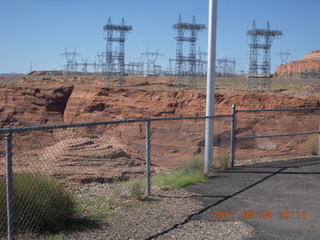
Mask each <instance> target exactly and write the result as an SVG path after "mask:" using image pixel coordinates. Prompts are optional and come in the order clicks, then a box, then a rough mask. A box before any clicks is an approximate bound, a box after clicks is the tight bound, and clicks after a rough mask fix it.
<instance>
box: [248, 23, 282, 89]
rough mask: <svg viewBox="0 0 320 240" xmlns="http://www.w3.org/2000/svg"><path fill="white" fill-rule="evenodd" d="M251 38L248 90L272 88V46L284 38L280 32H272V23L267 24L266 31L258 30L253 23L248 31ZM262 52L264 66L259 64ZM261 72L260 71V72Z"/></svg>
mask: <svg viewBox="0 0 320 240" xmlns="http://www.w3.org/2000/svg"><path fill="white" fill-rule="evenodd" d="M247 35H248V36H249V38H250V43H249V47H250V59H249V76H248V88H249V89H251V90H254V89H258V90H262V89H270V88H271V77H272V75H271V73H270V70H271V57H270V53H271V44H272V42H273V40H274V39H275V38H276V37H279V36H282V35H283V33H282V31H280V30H271V29H270V23H269V21H268V22H267V28H266V29H257V28H256V22H255V21H253V24H252V28H251V30H249V31H247ZM259 50H262V52H263V58H262V64H258V52H259ZM259 70H260V71H259Z"/></svg>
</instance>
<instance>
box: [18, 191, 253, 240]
mask: <svg viewBox="0 0 320 240" xmlns="http://www.w3.org/2000/svg"><path fill="white" fill-rule="evenodd" d="M102 187H103V188H106V186H103V185H100V186H97V187H96V188H91V190H89V191H88V189H84V190H82V191H81V192H82V194H85V195H90V194H92V190H93V189H94V190H95V191H96V192H100V191H101V190H102V189H103V188H102ZM98 190H99V191H98ZM152 192H153V194H152V196H151V197H150V198H149V199H148V200H147V201H136V202H135V203H134V204H132V202H131V204H129V205H128V206H126V207H122V208H116V209H114V213H113V214H111V215H108V216H107V217H106V218H105V219H104V220H100V221H101V222H99V225H98V226H94V227H92V228H85V229H82V231H74V232H67V233H63V234H58V235H56V236H50V237H44V236H33V237H29V236H26V235H24V236H17V238H16V239H18V240H20V239H21V240H22V239H23V240H26V239H38V240H69V239H70V240H88V239H99V240H108V239H112V240H118V239H119V240H120V239H121V240H125V239H127V240H129V239H134V240H138V239H149V240H151V239H161V240H164V239H179V240H180V239H182V240H183V239H188V240H189V239H224V240H228V239H230V240H231V239H232V240H238V239H239V240H240V239H249V238H250V237H251V236H252V235H253V233H254V229H253V228H252V227H251V226H250V225H248V224H246V223H243V222H231V221H205V220H187V219H189V218H188V217H189V216H190V215H193V214H196V213H198V212H199V211H200V210H202V209H203V204H202V202H201V201H200V200H199V196H200V195H198V194H195V193H191V192H188V191H186V190H182V189H179V190H173V189H165V188H153V189H152ZM191 219H192V218H191Z"/></svg>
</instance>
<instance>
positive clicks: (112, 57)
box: [103, 17, 132, 76]
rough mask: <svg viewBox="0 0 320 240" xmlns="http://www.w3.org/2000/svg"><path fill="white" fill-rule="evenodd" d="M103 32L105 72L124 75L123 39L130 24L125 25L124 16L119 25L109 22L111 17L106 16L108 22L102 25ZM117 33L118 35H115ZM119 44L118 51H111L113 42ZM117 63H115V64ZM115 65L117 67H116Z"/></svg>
mask: <svg viewBox="0 0 320 240" xmlns="http://www.w3.org/2000/svg"><path fill="white" fill-rule="evenodd" d="M103 30H104V32H105V40H106V41H107V46H106V69H105V70H106V72H107V73H108V74H119V75H120V76H124V75H125V41H126V34H127V33H128V32H130V31H131V30H132V26H129V25H125V23H124V18H122V22H121V24H120V25H114V24H111V18H110V17H109V18H108V23H107V24H106V25H104V26H103ZM115 33H118V36H115ZM114 42H117V43H118V44H119V51H118V52H117V53H115V52H114V51H113V43H114ZM116 63H117V64H116ZM116 66H117V68H116Z"/></svg>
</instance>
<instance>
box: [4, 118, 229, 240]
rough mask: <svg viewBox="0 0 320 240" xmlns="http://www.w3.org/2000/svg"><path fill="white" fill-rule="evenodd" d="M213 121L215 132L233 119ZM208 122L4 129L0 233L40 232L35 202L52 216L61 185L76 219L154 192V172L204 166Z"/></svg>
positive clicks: (178, 120) (148, 121)
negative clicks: (191, 163) (194, 163)
mask: <svg viewBox="0 0 320 240" xmlns="http://www.w3.org/2000/svg"><path fill="white" fill-rule="evenodd" d="M214 118H215V119H216V121H215V131H217V132H218V129H220V127H219V124H220V122H224V124H227V125H228V124H229V122H230V121H229V119H230V115H218V116H214ZM205 119H206V117H190V118H171V119H160V118H159V119H143V120H129V121H112V122H104V123H84V124H67V125H55V126H39V127H38V126H36V127H27V128H16V129H1V137H2V139H3V140H4V141H2V143H1V146H0V147H1V152H0V157H1V158H0V181H1V182H0V187H1V188H3V189H0V190H1V197H0V207H1V209H10V211H7V210H6V211H1V212H0V238H1V237H2V238H3V239H5V237H7V238H8V239H13V235H15V236H16V237H17V238H18V239H20V238H21V239H26V238H27V237H26V236H27V235H25V234H26V233H29V232H31V233H32V232H41V231H42V229H43V227H44V225H45V224H47V222H46V221H45V216H44V213H43V211H42V210H43V209H41V208H39V207H38V206H39V205H36V204H33V203H35V202H37V203H39V202H42V203H43V204H45V203H47V204H49V205H50V204H51V205H52V206H51V205H50V206H49V208H50V209H52V210H51V214H55V213H54V210H55V209H56V208H55V205H57V206H59V207H60V209H64V208H66V207H68V206H66V205H68V201H66V199H67V200H68V198H67V196H64V197H65V198H60V197H59V196H58V197H57V196H56V193H57V192H59V191H60V190H61V189H60V188H59V186H63V189H66V190H67V193H68V194H70V196H72V199H73V200H74V201H75V205H74V206H73V209H75V210H76V214H77V215H78V216H79V217H85V216H98V215H99V214H103V212H104V213H105V212H108V210H110V209H113V208H117V207H121V206H122V205H123V203H125V202H126V201H128V200H129V199H140V198H142V197H143V196H144V195H148V194H150V193H152V189H153V187H155V186H154V185H153V183H152V184H151V177H153V176H156V175H157V174H161V173H170V172H172V171H174V170H175V169H177V168H179V167H181V166H182V165H184V164H186V163H188V162H189V161H190V160H193V159H196V160H197V161H198V162H199V163H200V164H201V165H202V164H203V163H202V159H203V152H204V126H205ZM218 138H219V137H218ZM219 139H220V138H219ZM219 141H220V140H219ZM217 142H218V141H217ZM224 144H226V142H224ZM218 147H219V146H218V145H216V146H215V148H218ZM226 149H227V148H226ZM8 163H9V165H10V163H11V164H12V169H10V168H8ZM6 174H8V176H6ZM20 179H22V180H20ZM6 180H9V182H8V183H6ZM40 182H41V183H40ZM4 188H9V190H8V189H7V190H8V191H6V190H5V189H4ZM52 189H55V190H54V191H52ZM59 194H60V195H61V194H62V195H64V194H65V193H64V192H62V191H61V192H59ZM21 196H26V197H24V198H23V200H21V199H22V197H21ZM68 196H69V195H68ZM7 197H8V198H7ZM61 199H64V202H61ZM7 204H8V205H7ZM43 208H45V206H43ZM56 210H57V209H56ZM57 211H58V210H57ZM7 220H8V221H7ZM7 222H9V225H7ZM6 234H7V236H6ZM21 234H22V235H21ZM20 236H21V237H20Z"/></svg>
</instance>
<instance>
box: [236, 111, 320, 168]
mask: <svg viewBox="0 0 320 240" xmlns="http://www.w3.org/2000/svg"><path fill="white" fill-rule="evenodd" d="M236 115H237V116H236V121H237V129H236V136H237V137H236V149H235V152H236V163H238V164H241V163H248V162H253V163H254V162H256V161H258V162H262V161H269V160H283V159H292V158H304V157H316V156H319V126H320V109H319V108H303V109H271V110H236Z"/></svg>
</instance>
